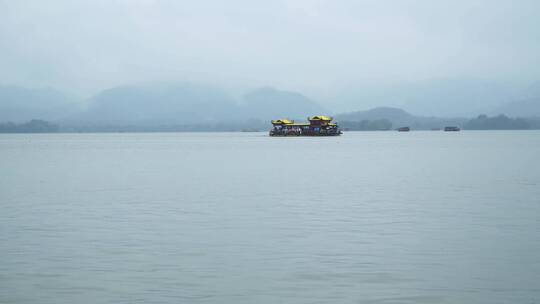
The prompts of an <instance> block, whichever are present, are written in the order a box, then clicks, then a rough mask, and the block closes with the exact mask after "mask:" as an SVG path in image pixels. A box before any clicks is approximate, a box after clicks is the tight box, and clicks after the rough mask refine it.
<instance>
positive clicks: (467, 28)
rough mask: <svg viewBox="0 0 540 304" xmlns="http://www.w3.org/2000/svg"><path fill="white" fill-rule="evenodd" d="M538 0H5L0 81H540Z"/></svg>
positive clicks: (297, 86) (302, 85)
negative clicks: (474, 78) (454, 78)
mask: <svg viewBox="0 0 540 304" xmlns="http://www.w3.org/2000/svg"><path fill="white" fill-rule="evenodd" d="M539 62H540V1H536V0H530V1H529V0H514V1H503V0H448V1H446V0H441V1H432V0H429V1H428V0H426V1H412V0H410V1H407V0H401V1H400V0H395V1H389V0H388V1H382V0H373V1H354V0H329V1H324V0H314V1H308V0H289V1H285V0H275V1H255V0H228V1H206V0H197V1H167V0H162V1H158V0H154V1H152V0H92V1H90V0H88V1H82V0H81V1H74V0H48V1H42V0H35V1H34V0H20V1H18V0H0V83H2V84H18V85H26V86H53V87H57V88H60V89H71V90H73V91H76V92H77V91H78V92H81V94H91V93H93V92H94V91H96V90H99V89H103V88H107V87H111V86H114V85H118V84H125V83H130V82H140V81H162V80H178V81H203V82H207V83H213V84H219V85H224V86H232V87H242V86H245V87H250V86H251V87H253V86H260V85H273V86H277V87H281V88H285V89H293V90H300V91H307V92H314V93H316V94H317V93H321V94H323V95H324V93H325V92H327V91H332V90H338V89H339V88H340V87H343V86H351V85H356V84H369V83H376V82H394V81H416V80H421V79H429V78H436V77H478V78H489V79H496V80H500V81H508V80H513V81H516V80H517V81H522V82H528V81H535V80H538V79H540V64H539Z"/></svg>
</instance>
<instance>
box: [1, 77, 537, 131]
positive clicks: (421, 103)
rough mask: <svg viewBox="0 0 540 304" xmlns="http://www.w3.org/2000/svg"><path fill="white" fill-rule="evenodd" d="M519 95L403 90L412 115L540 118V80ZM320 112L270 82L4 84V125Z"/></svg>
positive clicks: (453, 88)
mask: <svg viewBox="0 0 540 304" xmlns="http://www.w3.org/2000/svg"><path fill="white" fill-rule="evenodd" d="M430 92H431V93H430ZM434 96H435V97H434ZM436 96H438V97H436ZM464 96H468V97H466V98H465V97H464ZM475 96H477V97H478V96H481V97H482V98H479V99H482V100H485V99H486V98H488V97H489V98H491V97H493V98H494V99H496V100H494V101H493V102H491V103H490V105H489V107H488V106H487V104H486V103H485V102H481V103H478V104H477V105H474V103H471V102H470V100H471V99H474V97H475ZM490 96H491V97H490ZM519 96H523V97H522V98H521V99H519V98H518V99H514V100H513V101H511V102H503V100H506V99H507V98H508V96H507V93H504V90H502V89H500V88H494V87H492V85H491V84H489V83H486V84H485V86H481V87H474V86H473V85H471V84H467V83H462V82H456V83H453V84H451V83H450V84H449V83H448V82H444V81H442V82H439V83H437V81H434V82H433V83H432V84H431V86H430V85H428V84H423V85H422V86H419V87H416V88H415V87H407V88H406V89H405V88H404V89H402V94H401V97H403V100H405V103H404V104H407V105H408V106H407V107H406V109H409V108H416V109H419V111H418V112H414V111H413V112H412V113H422V112H424V113H425V112H428V113H429V112H430V111H431V110H429V109H430V104H432V105H434V104H438V105H439V107H441V104H442V107H443V108H444V107H448V108H450V107H451V108H454V110H455V109H457V108H459V109H462V111H461V112H467V111H464V110H463V109H465V108H467V107H470V108H469V110H470V112H472V113H474V114H471V115H470V116H468V117H469V118H470V117H473V116H474V117H475V116H477V115H479V114H488V115H497V114H506V115H508V116H511V117H534V116H538V117H540V82H539V83H535V84H533V85H531V86H530V87H529V88H528V89H527V90H525V92H523V93H522V94H519ZM495 97H497V98H495ZM456 100H457V101H456ZM459 100H461V101H459ZM420 109H424V111H420ZM473 109H474V110H473ZM479 109H483V111H480V110H479ZM432 110H433V111H434V108H433V109H432ZM454 110H451V109H448V113H452V112H460V111H454ZM315 114H330V115H331V114H332V113H331V112H330V111H329V110H327V109H325V108H324V107H323V106H321V105H320V104H318V103H317V102H315V101H313V100H312V99H310V98H308V97H306V96H305V95H303V94H301V93H298V92H292V91H284V90H279V89H275V88H270V87H264V88H259V89H255V90H252V91H250V92H247V93H246V94H245V95H243V96H241V97H240V98H234V97H232V96H231V95H229V94H228V93H227V92H226V91H224V90H222V89H220V88H216V87H212V86H205V85H199V84H192V83H153V84H138V85H126V86H118V87H114V88H111V89H108V90H104V91H102V92H100V93H98V94H96V95H95V96H93V97H91V98H90V99H88V100H86V101H85V102H82V101H81V100H78V99H77V98H74V97H73V96H70V95H69V94H65V93H63V92H60V91H57V90H54V89H28V88H23V87H15V86H0V122H8V121H12V122H18V123H20V122H25V121H29V120H31V119H42V120H47V121H52V122H56V123H59V124H61V125H73V126H76V125H141V126H156V125H161V126H162V125H179V124H219V123H240V122H246V121H252V122H253V123H254V122H255V121H260V122H264V121H268V120H270V119H274V118H291V119H305V118H306V117H307V116H311V115H315ZM462 117H465V116H462ZM335 118H336V119H337V120H340V121H365V120H388V121H390V122H392V124H393V126H395V127H396V126H402V125H407V126H410V127H412V128H422V129H425V128H432V127H440V125H442V124H459V123H462V122H463V121H464V120H465V118H460V117H459V116H456V118H437V117H436V116H434V115H426V114H424V115H421V116H417V115H413V114H410V113H409V112H407V111H405V110H404V109H403V108H398V107H377V108H373V109H371V110H367V111H355V112H349V113H342V114H336V115H335Z"/></svg>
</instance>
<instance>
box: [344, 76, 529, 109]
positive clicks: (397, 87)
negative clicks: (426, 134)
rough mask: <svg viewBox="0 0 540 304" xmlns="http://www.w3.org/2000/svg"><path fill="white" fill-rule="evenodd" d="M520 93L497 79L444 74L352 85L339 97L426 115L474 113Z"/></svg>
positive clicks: (347, 104) (360, 104)
mask: <svg viewBox="0 0 540 304" xmlns="http://www.w3.org/2000/svg"><path fill="white" fill-rule="evenodd" d="M517 93H518V90H517V89H516V88H514V87H511V86H508V85H504V84H500V83H498V82H495V81H489V80H481V79H469V78H440V79H428V80H424V81H417V82H401V83H395V84H379V85H365V86H358V87H349V88H345V89H344V90H343V91H342V92H339V93H338V96H337V98H336V99H337V100H339V106H340V107H341V108H351V105H355V107H363V108H371V107H378V106H381V105H385V106H391V107H397V108H401V109H404V110H405V111H408V112H410V113H415V114H417V115H422V116H437V117H460V116H465V117H472V116H476V115H478V113H484V112H486V111H489V110H491V109H493V108H495V107H498V106H500V105H502V104H503V103H505V102H508V101H510V100H515V96H519V95H517Z"/></svg>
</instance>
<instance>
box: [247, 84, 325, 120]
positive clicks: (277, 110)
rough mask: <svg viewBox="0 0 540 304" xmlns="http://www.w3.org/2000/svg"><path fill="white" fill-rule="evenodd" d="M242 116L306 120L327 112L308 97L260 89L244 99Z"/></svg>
mask: <svg viewBox="0 0 540 304" xmlns="http://www.w3.org/2000/svg"><path fill="white" fill-rule="evenodd" d="M241 110H242V114H243V115H244V117H246V118H256V119H262V120H270V119H276V118H295V119H305V118H307V116H312V115H320V114H326V113H327V111H326V110H325V109H324V108H323V107H321V106H320V105H319V104H317V103H316V102H314V101H313V100H311V99H309V98H307V97H306V96H304V95H302V94H300V93H296V92H289V91H281V90H277V89H274V88H268V87H267V88H260V89H257V90H254V91H252V92H249V93H248V94H246V95H245V96H244V98H243V105H242V107H241Z"/></svg>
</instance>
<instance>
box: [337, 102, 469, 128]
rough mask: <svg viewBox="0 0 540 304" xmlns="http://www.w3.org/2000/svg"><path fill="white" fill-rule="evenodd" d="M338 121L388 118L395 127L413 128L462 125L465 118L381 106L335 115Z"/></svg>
mask: <svg viewBox="0 0 540 304" xmlns="http://www.w3.org/2000/svg"><path fill="white" fill-rule="evenodd" d="M334 118H335V120H336V121H338V122H360V121H381V120H387V121H389V122H391V123H392V127H393V128H398V127H404V126H408V127H411V128H413V129H431V128H443V127H445V126H449V125H457V126H460V125H462V124H464V123H465V122H466V121H467V120H466V119H465V118H438V117H424V116H415V115H412V114H410V113H408V112H406V111H404V110H402V109H399V108H390V107H379V108H373V109H370V110H366V111H356V112H350V113H343V114H338V115H335V117H334Z"/></svg>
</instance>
